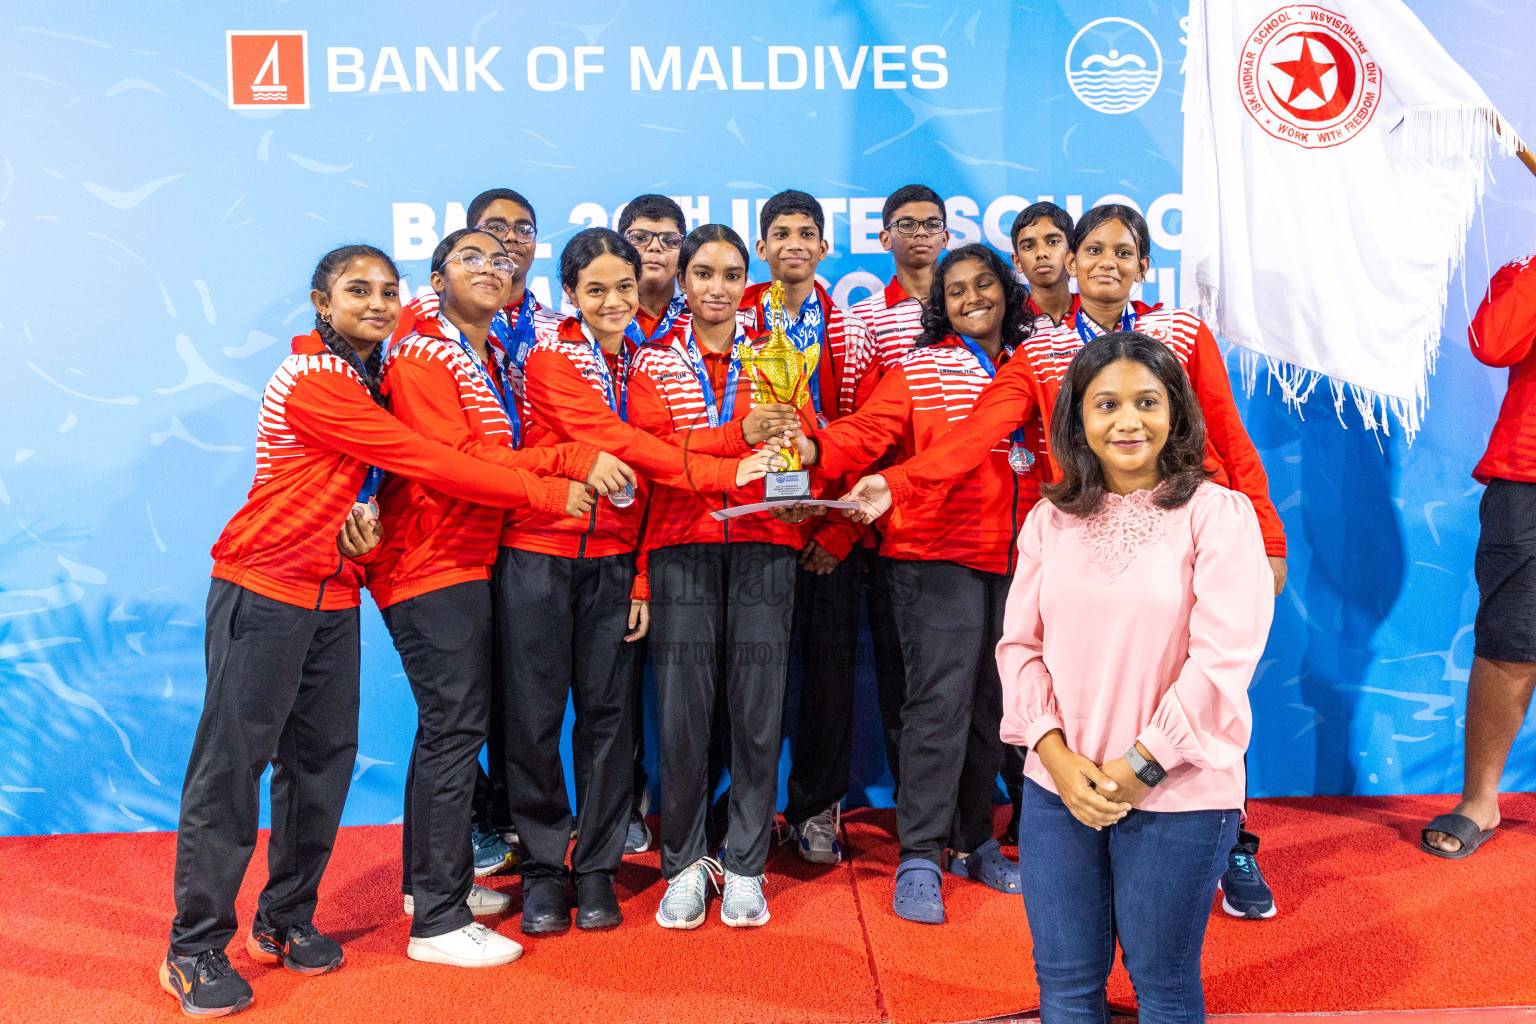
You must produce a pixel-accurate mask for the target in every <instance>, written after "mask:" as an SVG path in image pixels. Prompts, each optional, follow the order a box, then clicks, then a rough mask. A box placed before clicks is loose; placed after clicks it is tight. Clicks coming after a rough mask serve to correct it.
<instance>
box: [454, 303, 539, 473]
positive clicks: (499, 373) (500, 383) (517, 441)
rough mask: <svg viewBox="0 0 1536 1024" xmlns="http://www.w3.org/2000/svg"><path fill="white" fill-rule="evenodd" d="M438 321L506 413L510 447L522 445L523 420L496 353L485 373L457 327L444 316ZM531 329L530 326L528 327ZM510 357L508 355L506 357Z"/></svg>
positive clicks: (483, 365)
mask: <svg viewBox="0 0 1536 1024" xmlns="http://www.w3.org/2000/svg"><path fill="white" fill-rule="evenodd" d="M438 320H439V323H441V325H442V328H443V333H444V334H448V335H451V336H452V338H453V340H454V341H456V342H458V343H459V348H460V349H462V350H463V352H464V355H465V356H467V357H468V358H469V365H470V366H472V367H474V373H475V375H476V376H478V377H479V378H480V381H481V382H482V383H483V384H485V386H486V387H488V388H490V389H491V394H492V395H495V396H496V403H497V404H498V405H500V406H501V411H502V412H504V413H506V415H507V423H508V424H510V425H511V427H512V447H513V448H521V447H522V446H523V421H522V419H521V418H520V417H519V416H518V415H517V398H516V396H515V395H513V393H512V382H511V381H510V380H509V379H508V378H507V370H506V367H504V366H502V365H501V361H500V360H498V359H497V358H496V353H494V352H492V353H490V357H491V372H489V373H487V372H486V369H485V364H484V363H482V362H481V361H480V354H479V353H478V352H476V351H475V347H474V346H473V345H471V344H470V343H469V342H467V341H465V340H464V335H463V334H461V333H460V332H459V329H458V328H457V327H455V326H453V324H451V323H449V322H448V318H447V317H445V316H439V318H438ZM530 330H531V328H530ZM508 358H510V356H509V357H508Z"/></svg>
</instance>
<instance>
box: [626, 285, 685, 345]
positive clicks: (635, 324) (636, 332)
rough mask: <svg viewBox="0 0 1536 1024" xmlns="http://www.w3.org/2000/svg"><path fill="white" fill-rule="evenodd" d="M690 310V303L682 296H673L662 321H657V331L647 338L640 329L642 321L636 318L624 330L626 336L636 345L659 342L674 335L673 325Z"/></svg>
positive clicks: (662, 315) (662, 316)
mask: <svg viewBox="0 0 1536 1024" xmlns="http://www.w3.org/2000/svg"><path fill="white" fill-rule="evenodd" d="M687 308H688V302H687V300H686V299H684V298H683V297H682V296H681V295H673V296H672V301H671V302H669V303H667V309H666V312H664V313H662V314H661V319H660V320H658V321H656V329H655V330H654V331H652V332H651V336H650V337H649V338H647V337H646V336H645V332H644V331H642V330H641V329H640V320H639V318H638V317H636V318H635V319H634V320H631V321H630V322H629V326H628V327H626V328H624V334H625V336H626V337H628V338H629V339H630V340H632V341H633V342H634V343H635V344H636V345H644V344H646V343H647V342H652V341H657V340H659V339H661V338H665V337H666V336H667V335H669V334H671V333H672V325H673V324H675V323H677V318H678V317H680V316H682V315H683V311H684V310H685V309H687Z"/></svg>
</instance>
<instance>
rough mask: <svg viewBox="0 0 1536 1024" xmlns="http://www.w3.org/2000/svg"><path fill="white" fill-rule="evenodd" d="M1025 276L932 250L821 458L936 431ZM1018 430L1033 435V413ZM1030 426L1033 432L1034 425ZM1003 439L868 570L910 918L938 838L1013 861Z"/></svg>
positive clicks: (924, 911) (971, 391)
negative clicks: (895, 695)
mask: <svg viewBox="0 0 1536 1024" xmlns="http://www.w3.org/2000/svg"><path fill="white" fill-rule="evenodd" d="M1023 291H1024V290H1023V288H1022V287H1021V286H1020V285H1019V283H1018V280H1017V277H1016V276H1015V275H1014V274H1013V272H1012V270H1011V268H1009V266H1008V265H1007V264H1006V263H1004V262H1003V260H1002V258H1001V257H999V256H998V255H997V253H996V252H995V251H994V250H992V249H991V248H989V247H987V246H984V245H974V244H973V245H965V246H961V247H960V248H959V249H956V250H955V251H954V252H952V253H950V254H949V255H948V256H946V257H945V258H944V260H943V261H942V262H941V263H940V264H939V266H938V269H937V271H936V272H935V275H934V280H933V284H932V287H931V290H930V292H929V299H928V304H927V306H926V308H925V310H924V313H923V333H922V334H921V335H920V336H919V337H918V340H917V345H916V347H915V348H914V350H913V351H912V353H911V354H910V355H908V356H907V357H906V358H905V359H903V360H902V362H901V363H900V364H899V365H898V366H897V367H896V368H894V369H893V370H891V371H890V372H889V373H887V374H886V375H885V376H884V377H883V378H882V379H881V381H880V383H879V385H877V386H876V388H875V391H874V394H873V395H871V396H870V398H869V400H868V401H867V402H866V403H865V404H864V406H863V407H862V408H861V409H860V410H859V411H858V412H856V413H854V414H853V415H852V416H848V417H844V418H843V419H841V420H839V421H838V422H836V423H834V424H832V425H831V426H830V427H828V428H826V429H824V430H822V431H820V432H819V433H818V434H817V435H816V438H815V444H816V448H817V449H818V454H819V456H820V465H821V468H822V471H823V472H825V473H827V474H828V475H831V476H843V475H845V474H850V473H855V472H858V471H860V470H862V469H863V468H864V467H866V466H868V465H870V464H872V463H873V462H875V461H876V460H878V459H879V458H881V457H882V456H883V455H884V454H885V453H886V452H887V451H888V450H890V449H892V448H899V450H900V457H903V458H911V457H912V456H914V455H916V454H917V453H919V452H923V451H925V450H927V449H929V448H930V447H932V446H933V445H934V444H936V443H937V442H938V441H939V440H940V439H941V438H943V437H944V436H945V435H946V434H947V433H948V432H949V429H950V424H951V422H952V421H954V420H958V419H960V418H962V417H964V416H965V415H966V413H968V412H969V411H970V409H971V406H972V405H973V404H974V403H975V401H976V397H977V396H978V395H979V394H981V392H982V389H983V388H984V387H986V385H987V383H988V382H989V381H990V380H991V378H992V377H993V376H994V375H995V374H996V373H997V368H998V367H999V366H1000V365H1007V364H1008V363H1009V362H1011V361H1015V360H1022V359H1024V358H1025V357H1024V355H1023V354H1022V353H1021V351H1020V350H1019V346H1020V345H1021V344H1024V343H1025V340H1026V339H1027V338H1028V337H1029V334H1030V331H1031V321H1032V319H1033V318H1032V316H1031V314H1030V313H1029V312H1028V311H1027V309H1026V301H1025V297H1024V294H1023ZM1031 430H1032V431H1034V433H1035V435H1038V430H1039V424H1038V421H1035V422H1034V423H1032V424H1031ZM1022 441H1023V437H1022V435H1021V436H1020V438H1019V442H1020V443H1022ZM1034 442H1035V447H1039V444H1038V436H1035V438H1034ZM1014 447H1015V440H1014V439H1012V438H1010V437H1008V436H1007V435H1006V434H1002V433H1000V434H999V435H998V436H997V437H996V438H994V444H993V446H992V449H991V451H990V452H988V454H987V455H986V456H985V457H984V458H983V459H982V461H981V464H980V465H979V466H977V467H975V468H974V469H972V470H970V471H969V472H967V473H965V474H962V475H958V476H955V477H953V478H951V479H950V480H949V481H948V487H947V489H946V490H945V491H943V492H942V493H935V494H933V495H930V496H927V498H926V500H922V501H917V502H913V503H911V504H909V505H905V506H903V507H901V508H898V509H897V510H896V512H895V514H894V515H892V516H891V518H890V520H889V521H888V522H887V523H885V525H884V540H883V542H882V545H881V556H882V557H881V559H880V563H881V564H880V571H883V572H884V573H885V574H886V577H887V580H888V582H889V586H890V591H891V593H892V595H894V599H893V610H894V612H895V619H896V629H897V634H898V636H899V638H900V642H901V649H902V651H903V654H904V661H905V669H906V692H905V700H904V702H903V705H902V710H901V755H900V763H901V772H902V784H901V786H900V788H899V789H898V790H897V795H896V822H897V828H898V831H899V834H900V838H901V860H900V862H899V864H898V866H897V869H896V894H895V897H894V902H893V906H894V909H895V911H896V913H897V914H898V915H900V916H902V917H904V918H907V919H908V920H911V921H920V922H924V923H928V924H941V923H943V921H944V902H943V895H942V890H941V886H940V881H941V876H940V869H941V868H942V867H943V865H944V861H945V856H944V854H945V851H946V849H947V850H948V851H949V858H948V860H949V868H950V870H951V871H952V872H953V873H955V874H958V875H962V876H965V877H968V878H972V879H976V880H978V881H981V882H983V883H985V884H986V885H989V886H991V887H992V888H994V889H997V890H999V891H1001V892H1012V893H1017V892H1018V891H1019V869H1018V865H1017V864H1014V863H1013V862H1011V861H1009V860H1008V859H1007V858H1006V857H1004V856H1003V854H1002V852H1001V850H1000V849H999V846H998V842H997V840H995V839H993V838H992V837H991V836H992V790H993V785H994V781H993V780H994V779H995V778H996V776H997V773H998V769H999V768H1001V767H1002V762H1003V745H1002V742H1001V740H1000V739H999V738H998V722H999V720H1000V719H1001V716H1002V703H1001V700H1002V695H1001V690H1000V688H999V685H998V679H997V663H996V660H995V659H994V657H993V651H994V648H995V647H996V645H997V638H998V635H999V633H1000V632H1001V630H1002V613H1003V597H1004V594H1005V593H1006V591H1007V586H1008V576H1007V574H1008V573H1009V572H1010V571H1012V569H1013V556H1014V548H1013V540H1014V537H1015V536H1016V535H1017V532H1018V526H1019V524H1020V523H1022V522H1023V520H1024V516H1025V515H1026V514H1027V513H1028V512H1029V509H1030V508H1031V507H1032V506H1033V505H1034V504H1035V502H1036V501H1038V500H1039V478H1038V476H1037V475H1036V473H1035V472H1034V470H1033V468H1032V467H1031V466H1025V465H1022V464H1021V465H1020V466H1019V467H1018V469H1017V470H1016V469H1015V467H1014V466H1013V465H1011V464H1010V459H1011V458H1013V457H1014V456H1013V452H1014Z"/></svg>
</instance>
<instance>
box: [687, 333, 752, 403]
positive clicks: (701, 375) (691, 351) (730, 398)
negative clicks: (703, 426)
mask: <svg viewBox="0 0 1536 1024" xmlns="http://www.w3.org/2000/svg"><path fill="white" fill-rule="evenodd" d="M741 338H742V333H741V330H740V328H737V332H736V340H737V341H740V340H741ZM686 351H687V354H688V363H689V365H690V366H691V367H692V368H693V376H694V377H695V378H696V379H697V380H698V382H699V390H700V391H702V392H703V393H704V415H705V416H707V417H709V425H710V426H711V427H718V426H719V425H720V423H721V422H722V421H723V420H729V419H731V417H732V416H733V415H734V413H735V411H736V387H737V385H738V384H740V383H741V358H740V357H739V356H737V355H736V345H735V344H734V343H732V345H731V365H730V368H729V369H727V370H726V371H725V394H724V395H722V396H721V398H720V401H719V402H718V403H717V402H716V401H715V385H714V383H713V382H711V381H710V379H709V368H708V367H706V366H705V365H704V356H703V353H701V352H700V351H699V343H698V341H697V340H696V339H695V338H694V336H693V330H692V328H690V329H689V331H688V346H687V349H686Z"/></svg>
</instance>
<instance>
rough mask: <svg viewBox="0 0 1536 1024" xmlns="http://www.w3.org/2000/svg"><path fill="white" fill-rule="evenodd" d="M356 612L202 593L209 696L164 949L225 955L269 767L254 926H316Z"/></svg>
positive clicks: (335, 816) (347, 733)
mask: <svg viewBox="0 0 1536 1024" xmlns="http://www.w3.org/2000/svg"><path fill="white" fill-rule="evenodd" d="M357 621H358V620H357V609H356V608H348V609H346V610H344V611H328V612H323V611H314V610H312V609H308V608H298V607H295V606H293V605H290V604H284V603H283V602H281V601H274V600H272V599H271V598H269V597H263V596H261V595H260V594H257V593H255V592H253V591H250V590H246V589H245V588H244V587H240V586H237V585H235V584H233V583H230V582H228V581H227V580H219V579H216V580H214V581H213V583H212V584H211V585H210V586H209V588H208V606H207V628H206V640H205V652H206V656H207V664H208V689H207V693H206V695H205V697H204V699H203V713H202V717H201V718H200V719H199V720H198V723H197V736H196V738H195V739H194V740H193V741H192V754H191V757H190V759H189V760H188V763H187V774H186V779H185V781H184V782H183V784H182V790H181V823H180V826H179V828H178V830H177V833H176V876H175V877H176V881H175V893H176V918H175V920H174V921H173V922H172V923H171V950H172V952H174V953H175V954H176V955H178V956H193V955H195V954H197V953H201V952H203V951H204V950H209V949H223V948H224V947H225V946H227V945H228V944H229V940H230V939H231V938H233V937H234V934H235V929H236V920H235V895H236V893H238V892H239V890H240V882H241V880H242V879H243V878H244V877H245V869H246V867H247V866H249V864H250V861H251V853H252V851H254V849H255V847H256V828H257V824H258V821H259V817H260V812H261V776H262V773H263V772H264V771H266V768H267V765H268V764H269V763H270V764H271V765H272V836H271V841H270V842H269V844H268V846H267V884H266V887H265V888H263V889H262V891H261V897H260V899H259V900H258V901H257V905H256V919H255V922H254V924H253V927H256V928H261V929H266V928H286V927H288V926H289V925H293V924H301V923H308V922H310V921H311V920H312V919H313V918H314V913H315V893H316V891H317V890H318V888H319V886H320V876H321V875H322V874H323V873H324V872H325V865H326V863H327V862H328V861H329V860H330V857H331V847H332V845H333V844H334V843H335V841H336V828H337V826H338V825H339V824H340V823H341V811H342V807H343V805H345V803H346V801H347V790H348V788H349V787H350V786H351V783H352V768H353V765H354V763H355V762H356V760H357V707H358V650H359V648H358V626H357Z"/></svg>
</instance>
